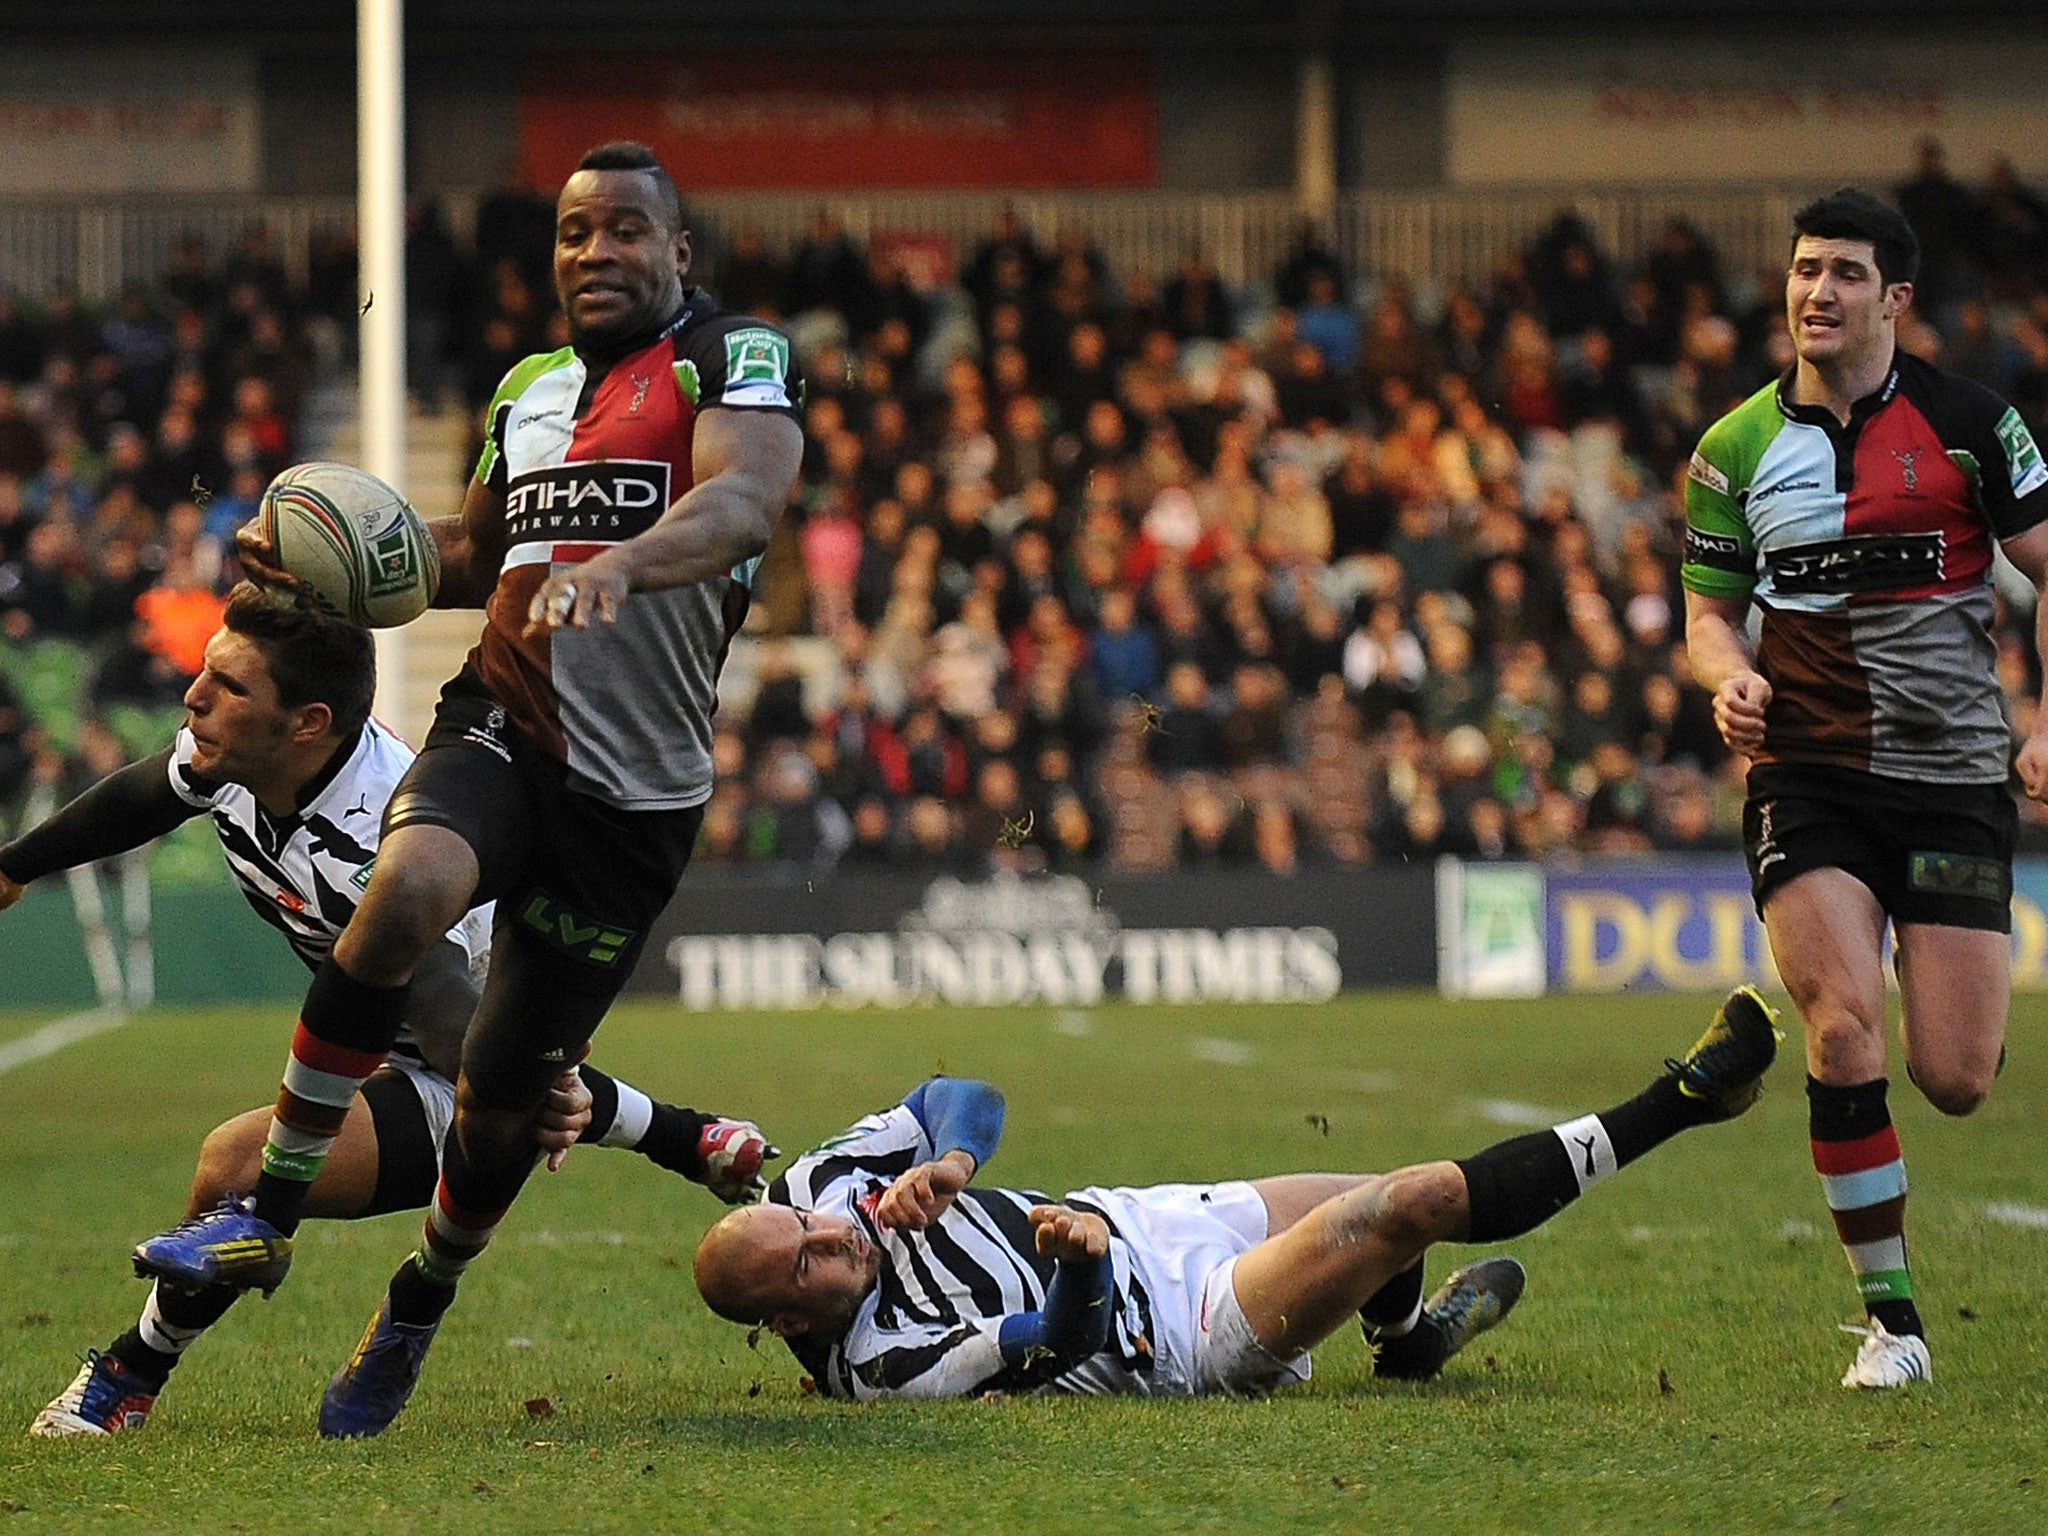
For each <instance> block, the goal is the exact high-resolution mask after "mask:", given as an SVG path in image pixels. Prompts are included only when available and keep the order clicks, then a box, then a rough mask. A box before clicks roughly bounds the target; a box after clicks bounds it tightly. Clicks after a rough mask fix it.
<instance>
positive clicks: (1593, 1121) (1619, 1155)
mask: <svg viewBox="0 0 2048 1536" xmlns="http://www.w3.org/2000/svg"><path fill="white" fill-rule="evenodd" d="M1712 1118H1713V1110H1712V1109H1711V1107H1710V1106H1707V1105H1703V1104H1697V1103H1695V1102H1694V1101H1692V1100H1690V1099H1688V1098H1686V1096H1685V1095H1684V1094H1682V1093H1680V1092H1679V1091H1678V1083H1677V1081H1676V1080H1675V1079H1673V1078H1670V1077H1660V1078H1658V1079H1657V1080H1656V1081H1655V1082H1653V1083H1652V1084H1650V1086H1649V1087H1647V1088H1645V1089H1644V1090H1643V1091H1642V1092H1641V1093H1639V1094H1637V1095H1636V1096H1635V1097H1634V1098H1632V1099H1628V1100H1626V1101H1624V1102H1623V1103H1620V1104H1617V1105H1615V1106H1614V1107H1613V1108H1612V1109H1604V1110H1602V1111H1601V1112H1600V1113H1599V1114H1597V1115H1582V1116H1580V1117H1579V1118H1578V1119H1577V1120H1571V1121H1567V1122H1566V1123H1565V1124H1563V1125H1556V1126H1552V1127H1551V1128H1550V1129H1549V1130H1547V1131H1537V1132H1536V1133H1535V1134H1533V1135H1529V1136H1516V1137H1512V1138H1510V1139H1509V1140H1507V1141H1503V1142H1497V1143H1495V1144H1494V1145H1493V1146H1490V1147H1488V1148H1487V1149H1486V1150H1485V1151H1483V1152H1480V1153H1478V1154H1477V1155H1476V1156H1473V1157H1468V1158H1462V1159H1460V1160H1459V1162H1458V1167H1459V1168H1461V1169H1462V1170H1464V1174H1465V1188H1466V1192H1467V1199H1468V1202H1469V1205H1470V1208H1471V1213H1472V1214H1471V1222H1472V1227H1471V1231H1470V1233H1469V1234H1468V1235H1467V1237H1466V1241H1468V1242H1474V1243H1491V1242H1498V1241H1499V1240H1501V1239H1502V1238H1508V1237H1520V1236H1521V1235H1522V1234H1523V1233H1524V1232H1528V1231H1530V1230H1532V1229H1533V1228H1536V1227H1539V1226H1541V1225H1542V1224H1543V1223H1544V1222H1546V1221H1548V1220H1549V1219H1550V1218H1551V1217H1553V1216H1555V1215H1556V1214H1557V1213H1558V1212H1559V1211H1561V1210H1563V1209H1564V1208H1565V1207H1566V1206H1567V1205H1570V1204H1571V1203H1572V1201H1574V1200H1576V1199H1578V1198H1579V1196H1580V1195H1581V1194H1583V1193H1585V1191H1587V1190H1589V1189H1591V1188H1592V1187H1593V1186H1594V1185H1595V1184H1598V1183H1599V1182H1600V1181H1601V1180H1603V1179H1605V1178H1608V1177H1609V1176H1611V1175H1612V1174H1614V1173H1615V1172H1617V1171H1618V1170H1620V1169H1622V1168H1626V1167H1627V1166H1628V1165H1629V1164H1630V1163H1632V1162H1634V1161H1635V1160H1636V1159H1637V1158H1639V1157H1641V1156H1642V1155H1643V1154H1644V1153H1645V1152H1648V1151H1649V1150H1650V1149H1651V1148H1653V1147H1656V1146H1659V1145H1661V1144H1662V1143H1664V1142H1665V1141H1668V1140H1670V1138H1671V1137H1673V1136H1676V1135H1677V1134H1678V1133H1679V1132H1680V1131H1683V1130H1688V1129H1690V1128H1691V1127H1693V1126H1695V1125H1703V1124H1705V1123H1706V1122H1707V1121H1708V1120H1710V1119H1712Z"/></svg>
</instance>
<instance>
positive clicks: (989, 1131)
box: [875, 1077, 1003, 1232]
mask: <svg viewBox="0 0 2048 1536" xmlns="http://www.w3.org/2000/svg"><path fill="white" fill-rule="evenodd" d="M903 1106H904V1108H906V1109H908V1110H909V1111H910V1112H911V1114H913V1115H914V1116H916V1117H917V1122H918V1124H919V1125H921V1126H922V1127H923V1128H924V1133H925V1136H926V1138H927V1139H928V1140H929V1141H930V1142H931V1144H932V1146H933V1148H934V1149H936V1151H937V1153H938V1155H937V1156H936V1157H934V1158H932V1159H931V1160H930V1161H928V1162H923V1163H919V1164H918V1165H917V1166H916V1167H915V1168H912V1169H910V1170H909V1171H908V1172H907V1173H904V1174H902V1175H900V1176H899V1177H898V1178H897V1180H896V1182H895V1183H893V1184H891V1185H890V1186H889V1188H888V1189H887V1190H886V1191H885V1192H884V1193H883V1195H882V1199H881V1202H880V1203H879V1204H878V1205H877V1206H876V1207H875V1220H876V1222H877V1223H879V1224H880V1225H881V1226H883V1227H887V1228H890V1229H893V1230H895V1231H901V1232H922V1231H923V1230H924V1229H925V1228H926V1227H928V1226H930V1225H931V1224H932V1223H933V1222H935V1221H937V1220H938V1219H939V1217H941V1216H942V1215H944V1214H945V1211H946V1208H947V1207H948V1206H949V1205H951V1204H952V1203H953V1201H954V1200H955V1199H956V1198H957V1197H958V1196H959V1194H960V1191H961V1190H963V1189H965V1188H966V1187H967V1184H968V1181H969V1180H970V1179H972V1178H973V1177H974V1174H975V1171H976V1170H977V1169H979V1168H980V1167H981V1166H982V1164H984V1163H986V1162H987V1161H988V1160H989V1159H990V1158H991V1157H993V1156H995V1151H996V1144H997V1143H998V1142H1000V1141H1001V1140H1002V1136H1003V1096H1002V1094H1001V1093H999V1092H997V1091H996V1089H995V1088H993V1087H992V1086H990V1085H989V1084H987V1083H983V1082H977V1081H975V1080H974V1079H973V1078H968V1077H935V1078H932V1079H931V1080H930V1081H929V1082H923V1083H919V1084H918V1085H917V1087H915V1088H913V1089H912V1090H911V1091H910V1093H909V1095H908V1096H907V1097H906V1098H905V1099H904V1100H903Z"/></svg>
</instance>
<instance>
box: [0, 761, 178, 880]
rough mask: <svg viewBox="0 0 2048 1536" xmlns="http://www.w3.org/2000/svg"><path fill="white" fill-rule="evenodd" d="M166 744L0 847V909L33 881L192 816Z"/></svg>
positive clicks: (104, 856) (127, 846) (136, 844)
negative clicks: (177, 785) (173, 783)
mask: <svg viewBox="0 0 2048 1536" xmlns="http://www.w3.org/2000/svg"><path fill="white" fill-rule="evenodd" d="M170 775H171V749H170V748H169V747H166V748H165V749H164V750H163V751H161V752H159V753H157V754H156V755H155V756H154V757H145V758H144V759H143V760H142V761H141V762H139V763H130V764H129V765H128V766H127V767H126V768H122V769H119V770H117V771H116V772H113V773H110V774H108V775H107V776H106V777H105V778H104V779H101V780H100V781H99V783H97V784H95V785H93V787H92V788H91V789H88V790H87V791H86V792H85V793H84V794H82V795H80V796H79V797H78V798H77V799H76V800H73V801H72V802H71V803H70V804H69V805H67V806H65V807H64V808H63V809H62V810H59V811H56V812H53V813H52V814H51V815H50V817H49V818H48V819H47V820H45V821H43V822H42V823H41V824H40V825H37V826H35V827H31V828H30V829H29V830H28V831H26V832H24V833H22V835H21V836H20V837H17V838H16V839H15V840H14V841H13V842H11V843H9V844H7V845H6V846H5V847H0V911H4V910H5V909H6V908H8V907H11V906H13V905H14V903H15V902H17V901H19V900H20V899H21V895H22V891H23V889H24V888H25V887H26V886H27V885H28V884H29V882H30V881H32V880H39V879H41V878H42V877H43V876H44V875H53V874H56V873H57V872H58V871H59V870H65V869H75V868H77V867H78V866H79V865H81V864H94V863H97V862H98V861H99V860H101V859H110V858H112V857H113V856H114V855H115V854H117V853H126V852H127V851H128V850H129V849H131V848H140V847H141V846H142V845H143V844H144V843H147V842H151V841H153V840H155V839H156V838H159V837H162V836H163V835H164V834H165V833H166V832H169V831H171V830H172V829H173V828H175V827H176V826H178V825H179V824H180V823H181V822H185V821H188V820H190V819H191V818H192V817H194V816H197V815H198V814H199V812H200V807H199V806H196V805H189V804H187V803H186V802H185V801H183V800H181V799H180V798H178V794H177V791H176V790H174V789H172V788H171V776H170Z"/></svg>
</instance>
